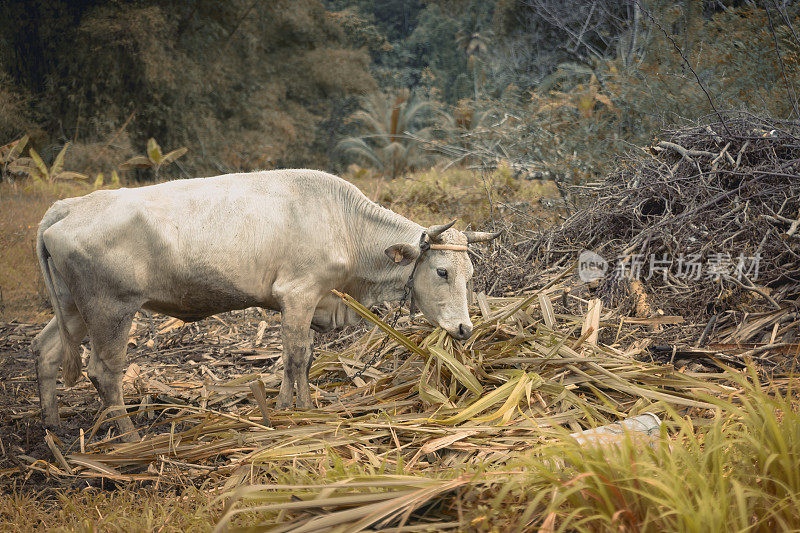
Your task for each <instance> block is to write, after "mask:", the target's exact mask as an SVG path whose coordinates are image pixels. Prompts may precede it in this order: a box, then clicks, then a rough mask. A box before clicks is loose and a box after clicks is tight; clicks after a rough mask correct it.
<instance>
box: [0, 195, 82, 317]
mask: <svg viewBox="0 0 800 533" xmlns="http://www.w3.org/2000/svg"><path fill="white" fill-rule="evenodd" d="M85 192H88V191H86V189H85V188H84V187H81V186H80V185H76V184H71V183H58V184H57V185H53V186H46V187H37V188H31V187H26V186H24V185H23V184H19V183H17V184H13V185H12V184H8V183H1V184H0V250H1V251H2V252H1V253H0V296H1V298H0V320H3V321H7V320H23V321H33V322H40V321H43V320H44V319H46V318H48V314H49V311H48V309H47V295H46V294H45V290H44V285H43V284H42V283H41V274H40V273H39V264H38V262H37V261H36V252H35V245H36V230H37V229H38V227H39V221H40V220H41V219H42V217H43V216H44V213H45V211H47V209H48V208H49V207H50V206H51V205H52V204H53V202H55V201H56V200H58V199H59V198H66V197H68V196H75V195H78V194H85Z"/></svg>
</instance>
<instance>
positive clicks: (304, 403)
mask: <svg viewBox="0 0 800 533" xmlns="http://www.w3.org/2000/svg"><path fill="white" fill-rule="evenodd" d="M313 407H314V405H313V404H312V403H311V397H310V396H309V397H308V398H301V397H300V396H298V397H297V408H298V409H313Z"/></svg>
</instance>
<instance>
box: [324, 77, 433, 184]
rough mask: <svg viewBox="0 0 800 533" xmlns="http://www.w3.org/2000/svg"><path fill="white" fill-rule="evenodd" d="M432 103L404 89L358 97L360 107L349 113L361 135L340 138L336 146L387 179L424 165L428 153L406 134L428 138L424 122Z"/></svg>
mask: <svg viewBox="0 0 800 533" xmlns="http://www.w3.org/2000/svg"><path fill="white" fill-rule="evenodd" d="M433 105H434V104H433V103H432V102H429V101H425V100H419V99H417V98H414V97H413V96H410V95H409V94H408V93H407V92H401V93H397V94H383V93H373V94H371V95H370V96H367V97H365V98H363V99H362V101H361V106H362V108H361V109H360V110H359V111H356V112H355V113H354V114H353V115H352V116H351V120H352V121H353V122H355V123H357V124H359V125H360V126H361V130H362V132H363V133H362V135H360V136H357V137H348V138H346V139H343V140H342V141H341V142H340V143H339V149H340V150H342V151H343V152H344V153H345V154H348V155H350V156H351V157H353V158H355V159H357V160H358V161H360V162H361V163H362V164H365V165H367V166H370V167H372V168H375V169H377V170H378V171H379V172H380V173H381V174H382V175H384V176H387V177H389V178H396V177H397V176H400V175H401V174H403V173H404V172H407V171H409V170H414V169H418V168H421V167H424V166H425V165H427V164H429V163H430V161H431V156H430V154H429V153H427V152H425V151H424V150H423V149H421V147H420V144H419V142H418V141H417V140H416V139H413V138H411V137H409V135H407V134H414V135H415V136H417V137H419V138H422V139H426V138H428V137H430V134H431V129H430V127H429V126H427V124H428V123H429V122H430V120H431V116H432V109H433Z"/></svg>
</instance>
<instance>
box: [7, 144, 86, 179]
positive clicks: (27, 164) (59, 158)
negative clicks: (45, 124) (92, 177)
mask: <svg viewBox="0 0 800 533" xmlns="http://www.w3.org/2000/svg"><path fill="white" fill-rule="evenodd" d="M23 139H24V138H23ZM18 142H19V141H18ZM67 148H69V143H66V144H65V145H64V147H63V148H61V151H59V152H58V154H57V155H56V157H55V159H54V160H53V164H52V165H51V166H50V167H48V166H47V164H46V163H45V162H44V160H43V159H42V158H41V156H40V155H39V153H38V152H37V151H36V150H34V149H33V147H30V148H29V149H28V155H29V157H20V158H18V159H16V160H14V161H12V162H11V163H10V164H9V165H8V170H9V171H11V172H19V173H23V174H26V175H27V176H28V177H30V179H31V180H33V182H34V183H36V184H39V185H41V184H45V183H47V184H51V183H53V182H55V181H57V180H73V181H74V180H86V179H89V178H88V176H86V175H85V174H81V173H80V172H72V171H69V170H64V155H65V154H66V153H67Z"/></svg>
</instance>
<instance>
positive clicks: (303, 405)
mask: <svg viewBox="0 0 800 533" xmlns="http://www.w3.org/2000/svg"><path fill="white" fill-rule="evenodd" d="M315 307H316V306H315V304H314V303H311V302H305V304H302V305H301V304H300V302H299V301H298V302H291V303H287V304H286V305H284V308H283V311H282V319H281V336H282V341H283V381H282V382H281V389H280V392H278V400H277V407H278V409H286V408H289V407H291V406H292V393H293V392H294V390H295V388H296V389H297V401H296V405H297V407H298V408H300V409H308V408H310V407H311V391H310V390H309V386H308V370H309V367H310V366H311V362H310V361H311V342H310V340H311V338H312V336H311V333H310V328H311V318H312V316H313V314H314V309H315Z"/></svg>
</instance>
